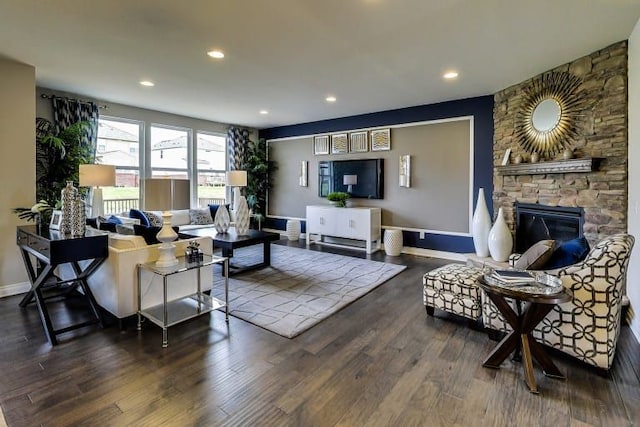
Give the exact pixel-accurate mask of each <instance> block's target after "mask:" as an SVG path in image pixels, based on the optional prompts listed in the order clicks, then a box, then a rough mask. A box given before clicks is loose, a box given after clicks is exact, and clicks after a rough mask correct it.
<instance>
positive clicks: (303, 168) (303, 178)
mask: <svg viewBox="0 0 640 427" xmlns="http://www.w3.org/2000/svg"><path fill="white" fill-rule="evenodd" d="M308 163H309V162H307V161H306V160H302V161H301V162H300V176H299V177H298V184H299V185H300V187H306V186H307V185H308V183H307V177H308V173H307V166H308Z"/></svg>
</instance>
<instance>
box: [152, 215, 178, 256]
mask: <svg viewBox="0 0 640 427" xmlns="http://www.w3.org/2000/svg"><path fill="white" fill-rule="evenodd" d="M172 216H173V215H171V212H169V211H164V212H163V213H162V228H161V229H160V231H159V232H158V234H156V239H158V240H159V241H160V242H162V244H161V245H160V246H159V247H158V253H159V255H158V259H157V261H156V265H157V266H158V267H171V266H174V265H176V264H177V263H178V258H176V253H175V252H176V245H174V244H173V243H171V242H173V241H174V240H176V239H177V238H178V234H176V232H175V231H173V228H172V227H171V217H172Z"/></svg>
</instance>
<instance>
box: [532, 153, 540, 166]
mask: <svg viewBox="0 0 640 427" xmlns="http://www.w3.org/2000/svg"><path fill="white" fill-rule="evenodd" d="M539 161H540V154H538V152H537V151H534V152H533V153H531V163H538V162H539Z"/></svg>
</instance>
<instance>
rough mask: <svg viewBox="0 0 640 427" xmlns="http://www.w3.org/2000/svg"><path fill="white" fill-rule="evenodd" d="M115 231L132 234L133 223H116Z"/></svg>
mask: <svg viewBox="0 0 640 427" xmlns="http://www.w3.org/2000/svg"><path fill="white" fill-rule="evenodd" d="M116 233H118V234H125V235H131V236H133V235H134V232H133V224H116Z"/></svg>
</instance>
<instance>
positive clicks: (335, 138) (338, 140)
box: [331, 133, 349, 154]
mask: <svg viewBox="0 0 640 427" xmlns="http://www.w3.org/2000/svg"><path fill="white" fill-rule="evenodd" d="M348 149H349V143H348V138H347V134H346V133H337V134H335V135H331V154H345V153H347V152H348Z"/></svg>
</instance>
